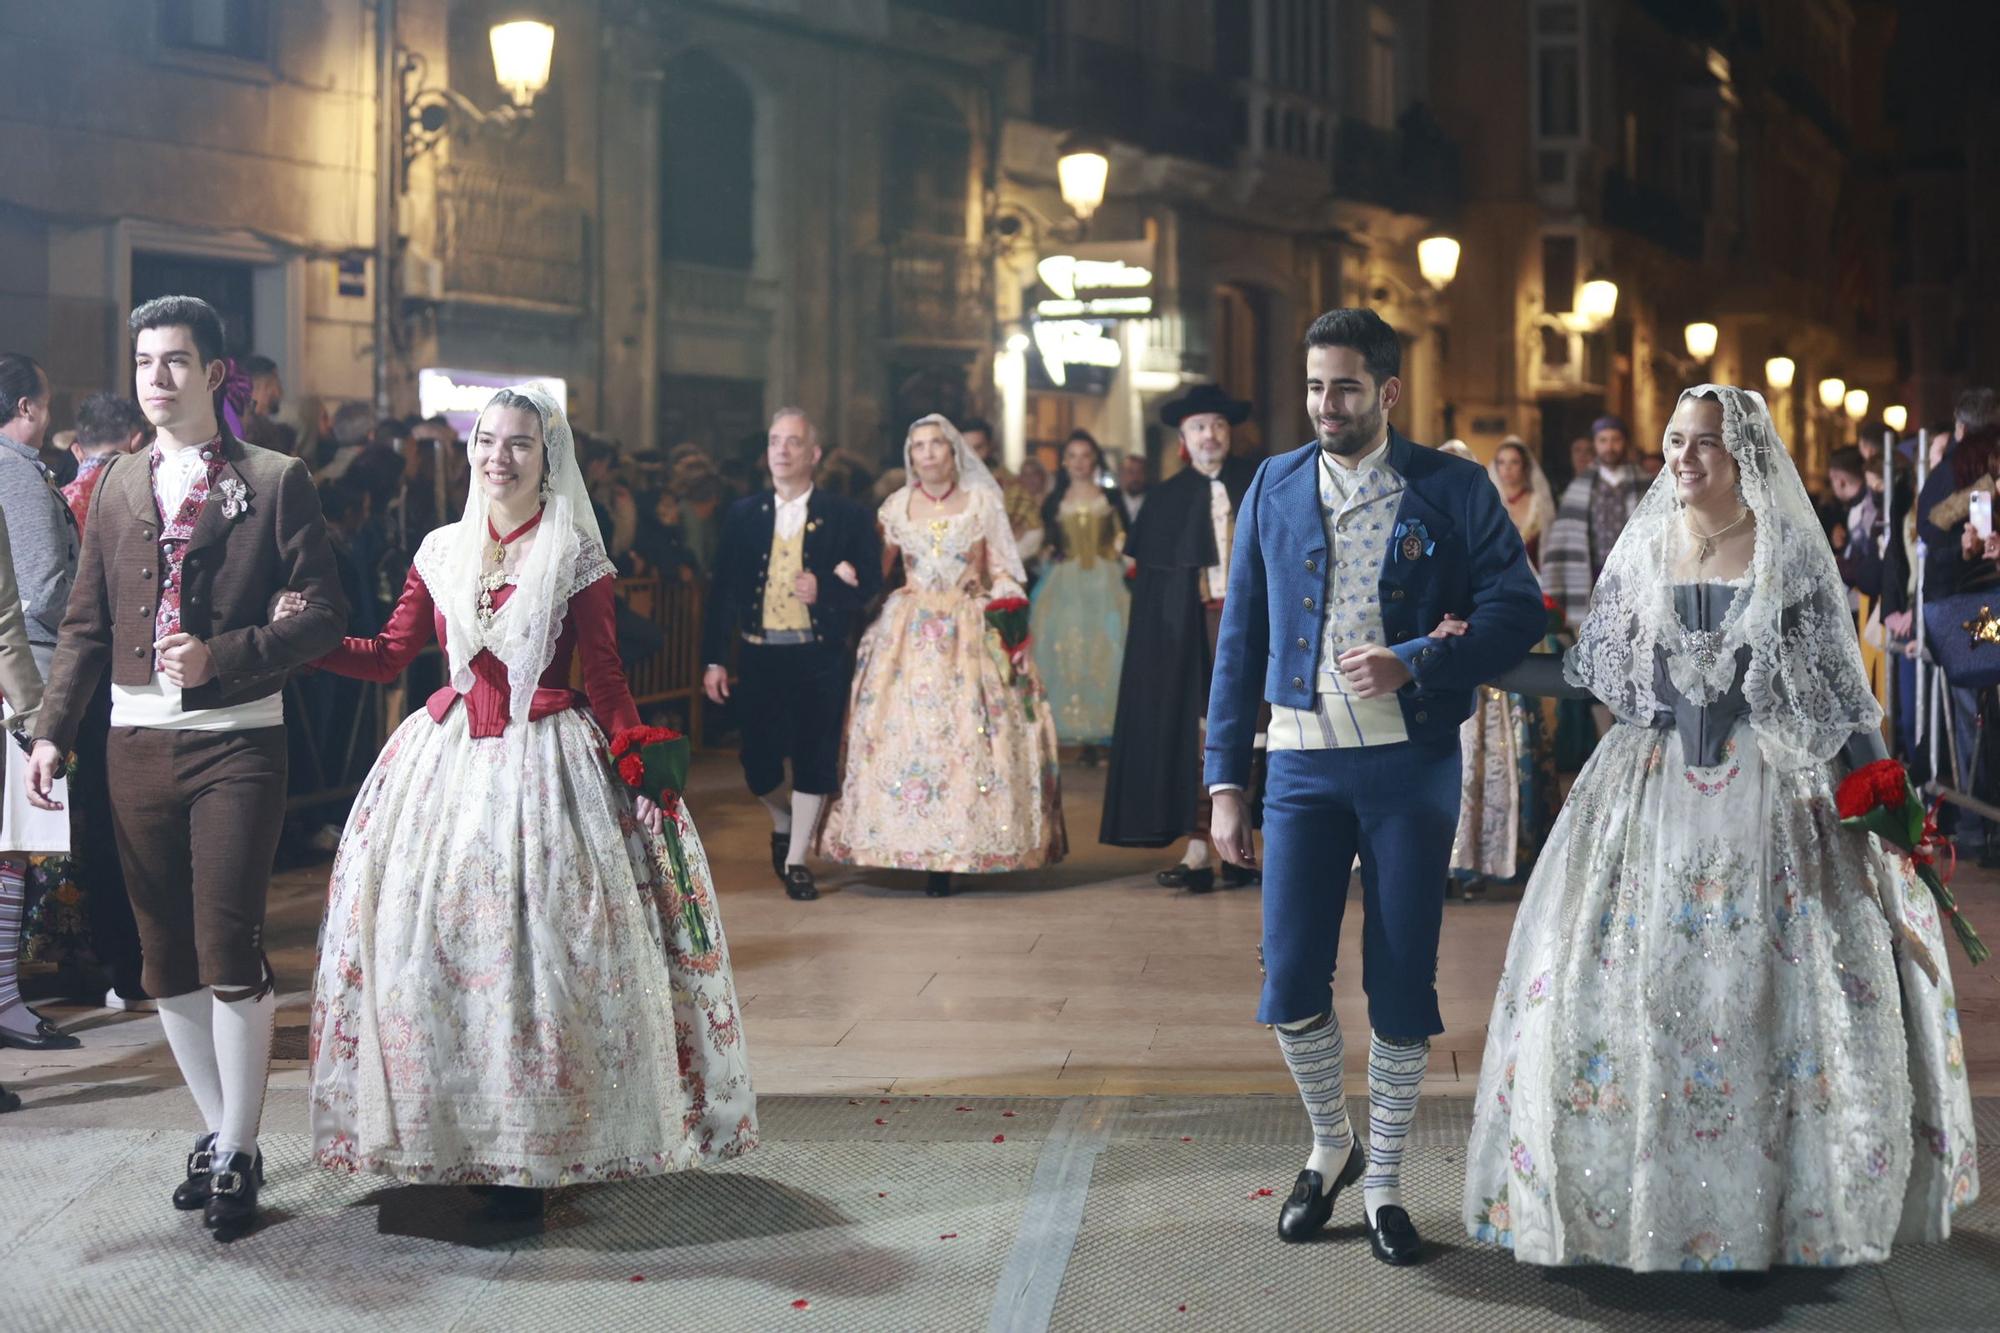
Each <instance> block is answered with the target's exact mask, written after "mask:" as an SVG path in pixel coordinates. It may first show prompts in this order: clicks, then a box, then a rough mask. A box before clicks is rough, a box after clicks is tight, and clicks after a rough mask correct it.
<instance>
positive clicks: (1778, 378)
mask: <svg viewBox="0 0 2000 1333" xmlns="http://www.w3.org/2000/svg"><path fill="white" fill-rule="evenodd" d="M1798 372H1799V366H1798V363H1797V362H1796V361H1794V360H1792V358H1790V357H1789V356H1774V357H1772V358H1771V359H1770V360H1769V361H1766V362H1765V363H1764V382H1765V383H1766V384H1768V385H1770V386H1771V387H1772V388H1773V389H1776V390H1777V391H1778V392H1779V393H1783V392H1784V391H1785V390H1787V389H1789V388H1791V387H1792V377H1793V376H1794V375H1796V374H1798Z"/></svg>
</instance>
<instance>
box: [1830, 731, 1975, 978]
mask: <svg viewBox="0 0 2000 1333" xmlns="http://www.w3.org/2000/svg"><path fill="white" fill-rule="evenodd" d="M1833 801H1834V806H1835V807H1836V808H1837V809H1838V810H1839V812H1840V822H1841V823H1843V824H1845V825H1846V826H1847V827H1849V828H1854V829H1860V830H1861V831H1863V832H1864V833H1873V834H1874V835H1875V836H1876V837H1878V838H1880V839H1881V840H1882V841H1883V842H1885V843H1887V844H1888V845H1889V846H1891V847H1894V848H1895V849H1896V850H1898V851H1900V852H1902V853H1903V854H1904V855H1905V856H1907V857H1909V858H1910V862H1911V864H1912V866H1913V867H1914V868H1915V870H1916V872H1917V878H1918V879H1921V880H1922V881H1923V882H1924V887H1926V888H1928V889H1929V890H1930V891H1931V897H1932V898H1934V899H1936V900H1937V905H1938V910H1939V911H1940V912H1942V913H1944V916H1945V919H1946V920H1948V921H1950V922H1951V928H1952V931H1953V933H1955V934H1956V935H1957V936H1958V942H1959V944H1960V945H1962V946H1963V947H1964V949H1965V956H1966V957H1967V958H1970V959H1971V960H1972V965H1973V966H1974V967H1977V966H1979V964H1981V963H1983V962H1985V961H1986V959H1987V958H1988V957H1989V956H1990V954H1989V950H1988V949H1987V947H1986V945H1985V944H1984V943H1982V942H1981V941H1980V938H1979V932H1978V931H1976V930H1974V929H1973V928H1972V923H1971V922H1970V921H1967V920H1966V919H1965V918H1964V917H1962V916H1960V915H1959V914H1958V903H1957V902H1956V900H1954V899H1953V897H1952V893H1951V889H1950V888H1949V887H1948V886H1947V885H1946V884H1945V880H1944V876H1942V875H1940V874H1939V873H1938V868H1937V849H1939V848H1944V849H1945V850H1947V851H1950V850H1951V842H1950V840H1949V839H1947V838H1946V837H1945V836H1944V835H1943V834H1941V833H1939V832H1938V828H1937V820H1936V818H1935V817H1934V816H1933V814H1932V812H1931V811H1928V810H1926V809H1924V802H1923V798H1922V797H1920V796H1918V795H1917V791H1916V788H1914V787H1912V786H1911V785H1910V776H1909V774H1908V773H1906V772H1904V771H1903V766H1902V765H1901V764H1899V763H1897V762H1896V761H1895V760H1893V759H1878V760H1876V761H1875V762H1874V763H1872V764H1863V765H1862V766H1861V767H1859V768H1857V769H1855V770H1854V771H1853V772H1852V773H1849V774H1848V775H1847V776H1846V777H1845V778H1843V779H1841V782H1840V787H1839V789H1838V790H1837V791H1836V792H1835V793H1834V798H1833Z"/></svg>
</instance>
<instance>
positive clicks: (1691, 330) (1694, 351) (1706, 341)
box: [1681, 320, 1721, 361]
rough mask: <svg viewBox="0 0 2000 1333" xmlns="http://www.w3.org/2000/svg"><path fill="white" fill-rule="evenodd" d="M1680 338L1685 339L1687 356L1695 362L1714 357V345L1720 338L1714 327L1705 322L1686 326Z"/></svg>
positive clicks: (1701, 321)
mask: <svg viewBox="0 0 2000 1333" xmlns="http://www.w3.org/2000/svg"><path fill="white" fill-rule="evenodd" d="M1681 336H1682V337H1684V338H1686V339H1687V349H1688V355H1689V356H1691V357H1693V358H1694V359H1695V360H1697V361H1706V360H1708V359H1709V358H1710V357H1712V356H1714V355H1715V344H1716V343H1717V341H1718V340H1719V339H1720V338H1721V334H1720V332H1719V331H1718V330H1717V329H1716V327H1715V325H1713V324H1710V323H1708V322H1707V321H1706V320H1700V321H1697V322H1695V323H1693V324H1690V325H1688V326H1687V328H1686V329H1684V330H1683V331H1682V334H1681Z"/></svg>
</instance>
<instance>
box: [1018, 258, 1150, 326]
mask: <svg viewBox="0 0 2000 1333" xmlns="http://www.w3.org/2000/svg"><path fill="white" fill-rule="evenodd" d="M1153 269H1154V263H1153V247H1152V245H1151V244H1150V243H1148V242H1144V241H1103V242H1097V243H1089V242H1085V243H1082V244H1079V245H1076V246H1073V247H1071V249H1070V250H1069V251H1067V252H1065V253H1063V254H1057V255H1045V256H1044V257H1043V258H1042V260H1041V262H1039V263H1038V264H1036V265H1035V274H1036V276H1037V277H1039V278H1040V279H1041V280H1042V287H1043V290H1044V293H1045V294H1044V295H1042V296H1041V298H1040V299H1039V300H1037V301H1036V302H1035V306H1034V310H1035V314H1036V315H1037V316H1039V317H1041V318H1042V319H1134V318H1144V317H1145V316H1148V315H1151V314H1152V313H1153Z"/></svg>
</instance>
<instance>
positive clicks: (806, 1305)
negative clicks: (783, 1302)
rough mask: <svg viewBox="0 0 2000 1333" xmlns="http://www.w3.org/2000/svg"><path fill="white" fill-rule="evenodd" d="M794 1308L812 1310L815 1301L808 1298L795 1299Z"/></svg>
mask: <svg viewBox="0 0 2000 1333" xmlns="http://www.w3.org/2000/svg"><path fill="white" fill-rule="evenodd" d="M792 1308H793V1309H794V1310H810V1309H812V1308H813V1303H812V1302H811V1301H806V1300H798V1301H793V1302H792Z"/></svg>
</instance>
